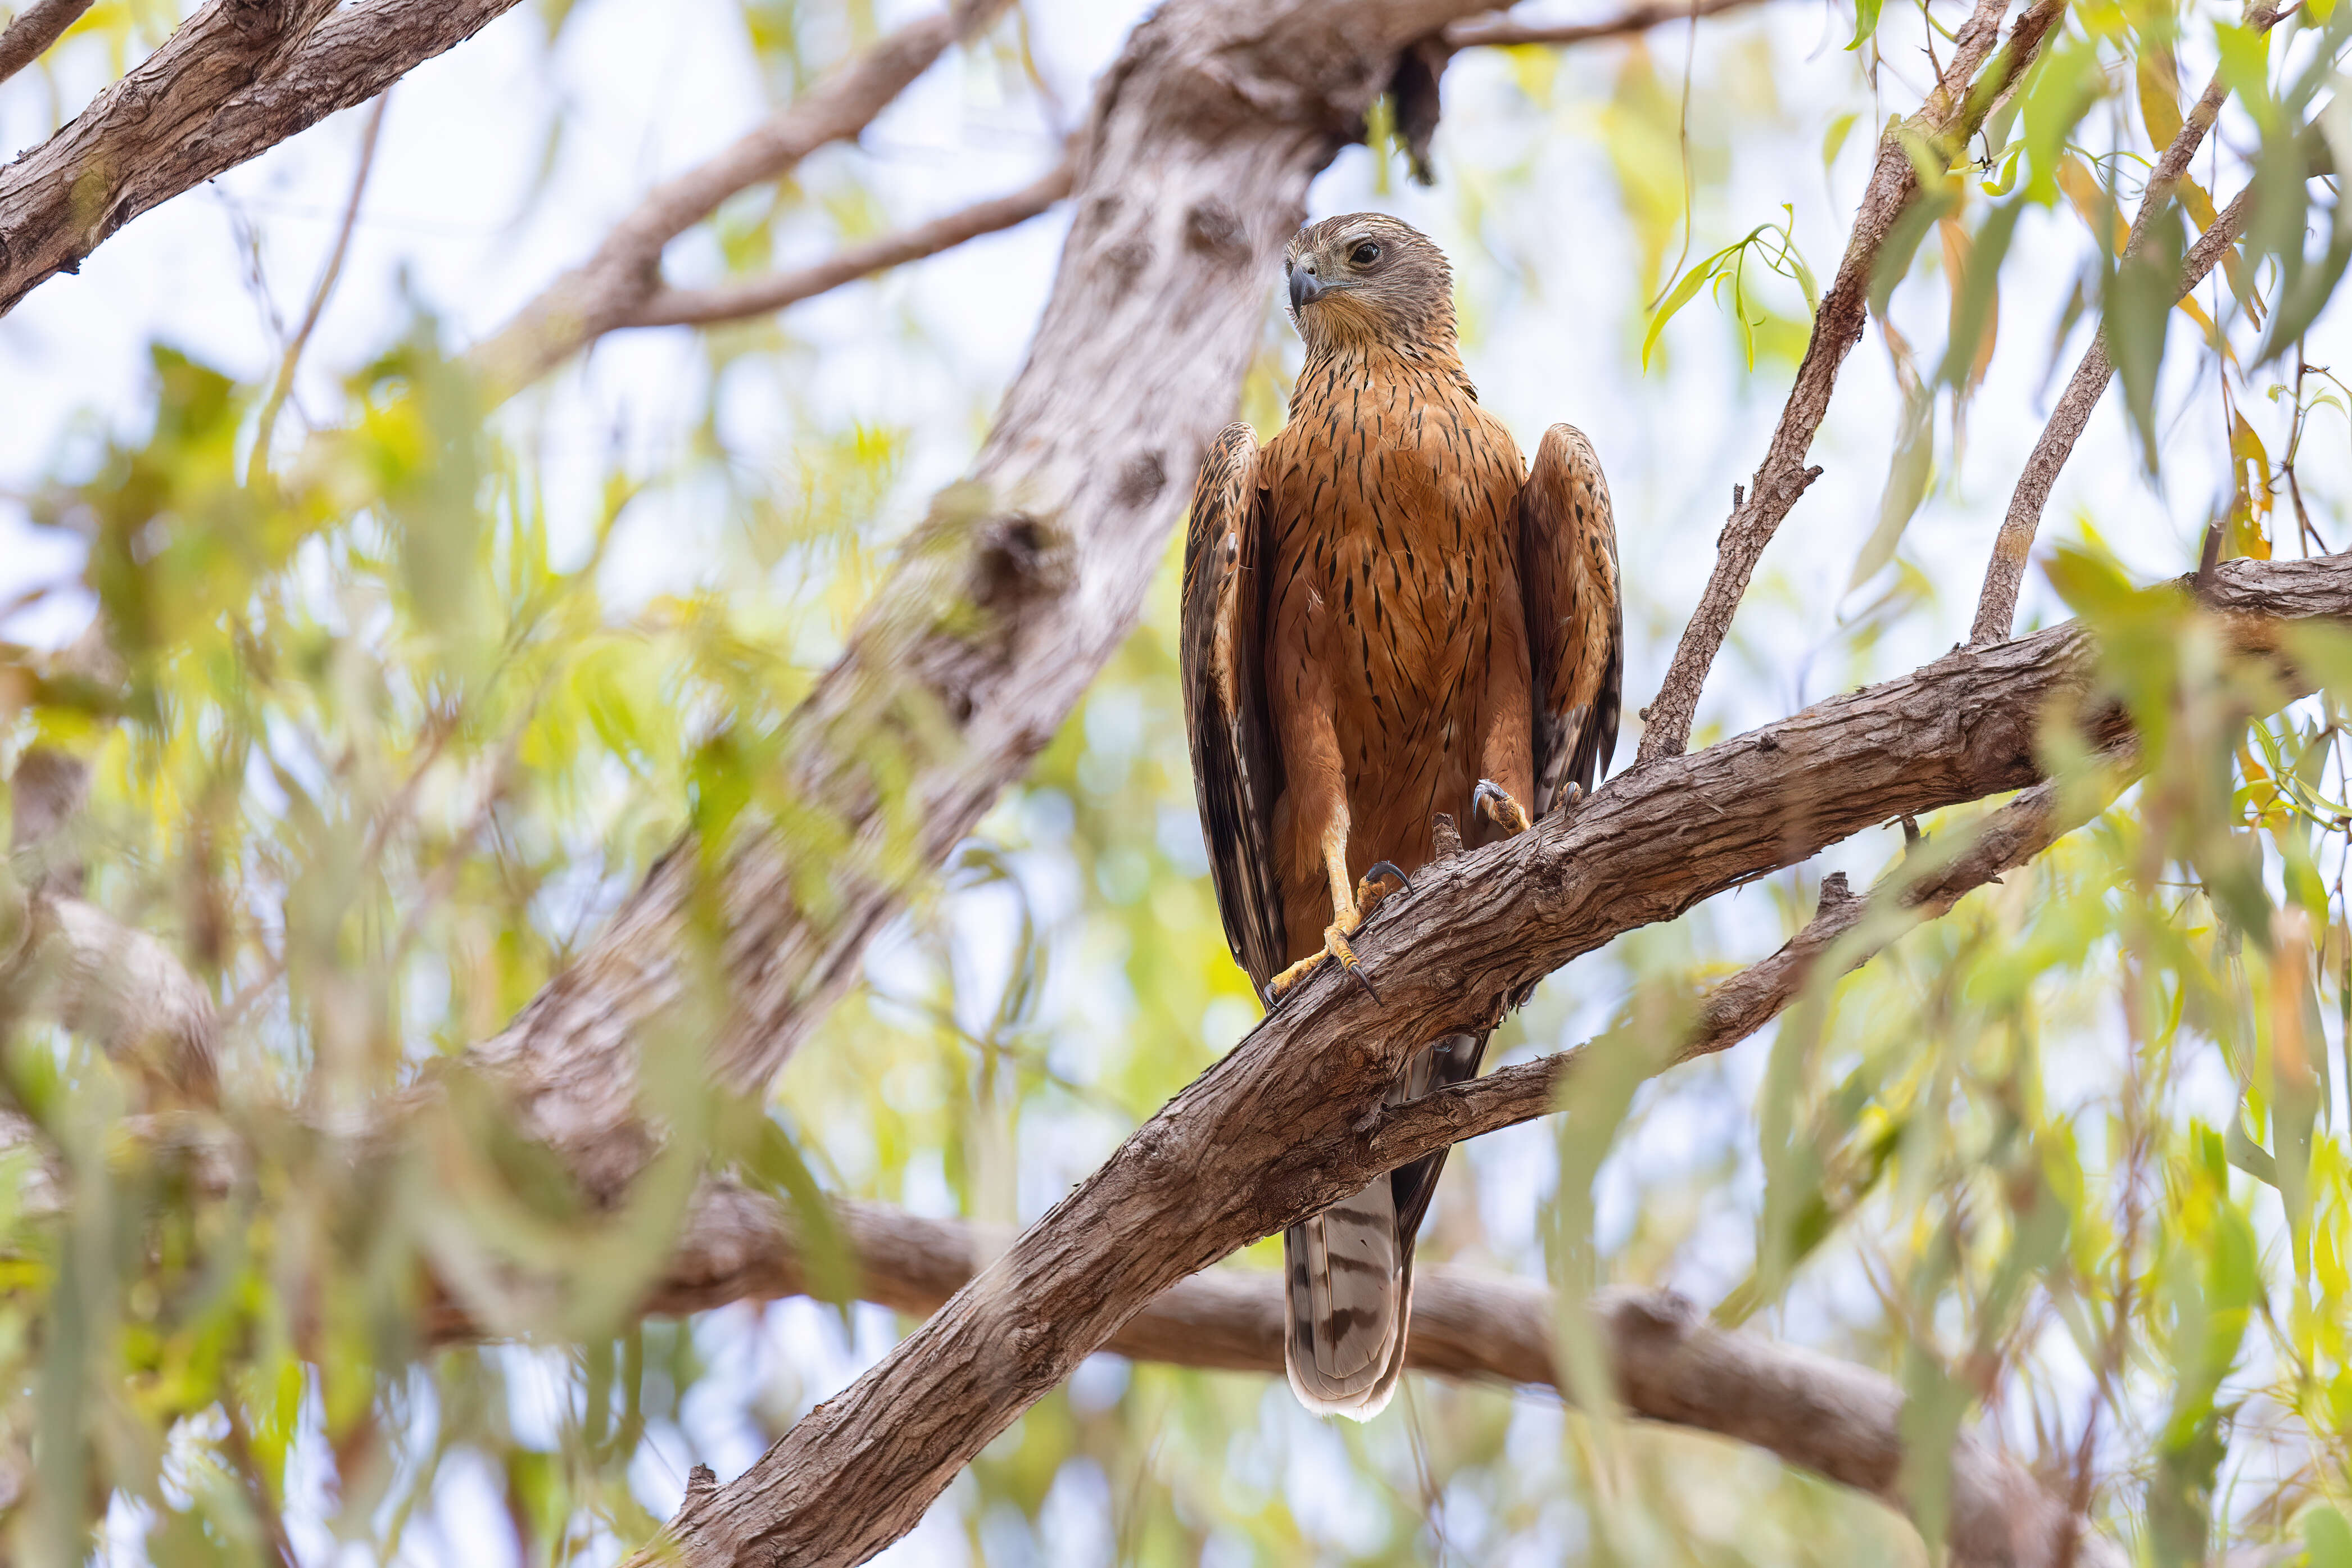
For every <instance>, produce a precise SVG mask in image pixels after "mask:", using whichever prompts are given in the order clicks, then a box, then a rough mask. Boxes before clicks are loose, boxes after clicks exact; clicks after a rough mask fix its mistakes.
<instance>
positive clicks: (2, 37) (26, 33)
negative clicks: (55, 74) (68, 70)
mask: <svg viewBox="0 0 2352 1568" xmlns="http://www.w3.org/2000/svg"><path fill="white" fill-rule="evenodd" d="M87 10H89V0H33V3H32V4H31V5H27V6H25V7H24V8H23V9H22V10H20V11H18V12H17V13H16V15H15V16H11V17H10V18H9V19H8V30H7V31H6V32H5V33H0V81H6V80H7V79H9V78H10V77H12V76H15V75H16V73H17V72H18V71H20V70H23V69H24V68H26V66H28V65H31V64H32V63H33V62H34V61H35V60H37V59H39V58H41V57H42V56H43V55H45V54H47V53H48V49H49V46H50V45H51V44H54V43H56V42H57V41H58V39H59V38H61V37H65V32H66V29H67V28H68V27H70V26H73V25H74V23H75V22H77V21H79V19H80V17H81V14H82V13H83V12H84V11H87Z"/></svg>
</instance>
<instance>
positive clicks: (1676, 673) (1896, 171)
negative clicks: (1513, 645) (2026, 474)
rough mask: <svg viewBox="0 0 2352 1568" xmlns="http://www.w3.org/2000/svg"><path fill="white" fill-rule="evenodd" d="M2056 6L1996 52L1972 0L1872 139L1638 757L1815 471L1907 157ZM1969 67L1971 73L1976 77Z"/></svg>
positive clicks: (1698, 673) (1905, 183) (1697, 676)
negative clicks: (1906, 111) (1864, 181)
mask: <svg viewBox="0 0 2352 1568" xmlns="http://www.w3.org/2000/svg"><path fill="white" fill-rule="evenodd" d="M2065 4H2066V0H2036V3H2035V4H2034V5H2032V8H2031V9H2029V10H2027V11H2026V12H2025V13H2024V14H2023V15H2022V16H2020V17H2019V18H2018V20H2017V24H2016V26H2014V27H2013V28H2011V32H2010V36H2009V40H2008V42H2007V44H2006V45H2005V46H2003V47H2001V48H2000V52H1999V53H1998V54H1996V53H1995V52H1994V46H1995V44H1996V42H1997V41H1998V40H1999V36H2000V17H2001V15H2002V13H2003V12H2004V11H2005V10H2006V9H2007V8H2008V0H1978V5H1977V7H1976V11H1975V14H1974V15H1973V16H1970V17H1969V21H1968V23H1967V25H1966V26H1963V27H1962V28H1961V29H1960V32H1959V36H1958V47H1956V48H1955V49H1954V50H1953V52H1952V58H1951V61H1950V63H1949V64H1948V66H1947V67H1946V68H1945V71H1944V75H1943V77H1942V78H1941V79H1939V80H1938V81H1937V85H1936V87H1935V89H1934V90H1933V91H1931V92H1929V93H1928V95H1927V102H1926V103H1925V104H1924V105H1923V106H1922V107H1921V108H1920V110H1919V111H1918V112H1917V113H1916V114H1914V115H1913V116H1912V117H1911V118H1910V119H1909V120H1908V121H1906V122H1905V123H1904V124H1903V125H1901V126H1899V127H1897V128H1896V129H1895V130H1894V131H1892V132H1889V133H1888V134H1887V135H1886V136H1885V138H1884V139H1883V140H1882V141H1881V142H1879V146H1878V162H1877V164H1876V166H1875V167H1874V169H1873V170H1872V173H1871V176H1870V184H1869V186H1868V187H1867V188H1866V189H1865V190H1864V192H1863V196H1862V204H1861V208H1860V210H1859V211H1858V212H1857V213H1856V214H1855V216H1854V224H1853V235H1852V236H1851V237H1850V238H1849V239H1848V240H1847V242H1846V249H1845V256H1844V258H1843V259H1842V260H1841V261H1840V262H1839V264H1838V271H1837V277H1836V279H1835V280H1834V281H1833V282H1832V284H1831V285H1830V289H1829V291H1828V292H1827V293H1826V294H1824V295H1822V302H1821V308H1820V309H1819V310H1817V311H1816V312H1815V314H1814V317H1813V330H1812V336H1811V341H1810V342H1807V344H1806V345H1805V357H1804V360H1803V362H1802V363H1800V364H1799V365H1798V367H1797V379H1796V384H1795V385H1794V386H1792V387H1790V391H1789V400H1788V403H1787V404H1786V405H1784V406H1783V407H1782V409H1781V411H1780V425H1779V426H1777V427H1776V428H1775V429H1774V431H1773V433H1772V444H1771V446H1770V447H1769V448H1768V449H1767V450H1766V452H1765V456H1764V461H1763V462H1762V464H1761V465H1759V467H1758V468H1757V470H1756V477H1755V479H1754V480H1753V481H1752V482H1751V483H1750V484H1749V485H1748V489H1747V491H1746V498H1745V500H1744V501H1743V503H1742V504H1741V505H1740V506H1739V507H1738V508H1736V509H1735V510H1733V512H1732V515H1731V520H1730V521H1729V522H1727V524H1726V525H1725V527H1724V530H1723V535H1722V539H1721V541H1720V542H1719V543H1718V545H1717V552H1716V563H1715V571H1714V574H1712V575H1711V576H1710V577H1709V578H1708V579H1707V584H1706V592H1705V593H1704V594H1703V595H1700V598H1699V603H1698V608H1697V609H1696V611H1694V612H1693V613H1692V616H1691V619H1690V623H1689V625H1688V626H1685V627H1684V628H1683V636H1682V640H1681V642H1680V643H1679V644H1678V645H1677V646H1676V647H1675V658H1674V662H1673V664H1672V665H1671V666H1669V667H1668V668H1667V670H1666V678H1665V680H1664V683H1663V684H1661V686H1660V687H1659V689H1658V695H1657V696H1656V698H1655V699H1654V700H1652V702H1651V703H1650V705H1649V706H1648V707H1647V708H1645V709H1643V714H1642V716H1643V720H1644V721H1645V728H1644V729H1643V733H1642V749H1641V753H1640V760H1641V762H1642V763H1653V762H1655V761H1657V760H1658V759H1659V758H1661V757H1671V756H1679V755H1681V754H1682V752H1683V750H1684V748H1685V746H1687V745H1688V744H1689V743H1690V731H1691V723H1692V721H1693V719H1694V717H1695V716H1696V713H1697V711H1698V696H1699V689H1700V688H1701V687H1702V686H1704V685H1705V684H1706V672H1707V669H1708V667H1709V666H1711V665H1712V664H1713V663H1714V662H1715V656H1716V652H1717V649H1719V648H1720V647H1722V646H1723V639H1724V638H1725V637H1727V635H1729V633H1730V630H1731V618H1732V616H1733V614H1734V613H1735V612H1736V611H1737V610H1738V607H1739V601H1740V599H1741V597H1742V596H1743V595H1745V594H1746V593H1747V592H1748V579H1749V578H1750V577H1752V576H1753V575H1754V574H1755V571H1756V563H1757V562H1758V561H1759V560H1760V559H1761V558H1762V556H1763V553H1764V547H1765V545H1767V544H1768V543H1769V542H1771V538H1772V535H1773V532H1774V531H1776V530H1777V529H1779V527H1780V521H1781V520H1782V519H1783V518H1785V517H1787V516H1788V515H1789V510H1790V508H1792V507H1794V506H1795V505H1796V504H1797V498H1798V497H1800V496H1801V495H1803V494H1804V492H1805V489H1806V488H1807V487H1808V486H1810V485H1811V483H1812V482H1813V480H1814V479H1816V478H1817V477H1819V475H1820V473H1821V469H1820V468H1817V467H1815V468H1808V467H1807V466H1806V464H1805V455H1806V453H1807V452H1808V451H1809V450H1810V449H1811V447H1812V443H1813V436H1814V433H1815V432H1816V431H1818V430H1819V429H1820V428H1821V425H1822V416H1824V415H1826V414H1827V413H1828V411H1829V403H1830V394H1831V392H1832V390H1833V389H1834V388H1835V386H1836V384H1837V375H1838V369H1839V367H1840V366H1841V365H1842V364H1843V363H1844V361H1845V356H1846V354H1847V353H1848V352H1849V351H1850V350H1852V348H1853V345H1854V343H1855V342H1858V341H1859V340H1860V339H1861V337H1862V329H1863V321H1864V313H1865V311H1866V310H1867V307H1868V303H1869V292H1870V280H1871V277H1872V274H1873V273H1874V271H1875V270H1876V268H1877V266H1878V258H1879V252H1880V250H1881V249H1882V248H1883V247H1885V243H1886V240H1887V237H1888V236H1889V235H1890V234H1891V233H1892V232H1893V230H1894V228H1895V224H1896V222H1897V220H1899V219H1900V218H1901V217H1902V216H1903V213H1904V210H1905V209H1906V207H1907V206H1909V205H1910V204H1911V201H1912V199H1913V198H1914V197H1915V196H1916V195H1917V194H1918V190H1919V174H1918V167H1917V164H1916V163H1915V162H1914V158H1915V156H1924V155H1932V156H1934V157H1935V158H1937V159H1939V160H1941V161H1942V162H1943V163H1946V164H1947V165H1948V163H1950V162H1951V161H1952V160H1953V159H1954V158H1956V157H1957V156H1958V155H1959V154H1960V153H1961V152H1962V151H1963V150H1964V149H1965V148H1966V147H1967V145H1968V142H1969V138H1970V137H1971V136H1974V135H1975V134H1976V131H1977V127H1978V126H1979V125H1980V124H1982V123H1983V122H1984V117H1985V115H1986V114H1987V113H1988V112H1990V110H1991V108H1992V106H1993V104H1994V102H1995V101H1996V100H1998V99H1999V98H2000V95H2001V94H2002V93H2003V92H2004V91H2006V90H2007V89H2009V87H2010V86H2011V84H2012V83H2014V82H2016V81H2017V80H2018V79H2021V77H2022V76H2023V74H2024V72H2025V69H2026V68H2027V67H2029V66H2030V65H2032V62H2033V59H2034V58H2035V57H2036V56H2037V55H2039V54H2040V52H2041V49H2042V43H2043V42H2044V40H2045V39H2047V38H2048V37H2049V36H2050V34H2051V32H2052V31H2053V29H2055V28H2056V26H2057V25H2058V21H2059V18H2060V17H2061V16H2063V13H2064V10H2065ZM1980 67H1981V68H1983V73H1984V74H1983V75H1982V76H1981V77H1979V75H1978V71H1979V68H1980Z"/></svg>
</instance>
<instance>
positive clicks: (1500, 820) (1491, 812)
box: [1470, 779, 1533, 833]
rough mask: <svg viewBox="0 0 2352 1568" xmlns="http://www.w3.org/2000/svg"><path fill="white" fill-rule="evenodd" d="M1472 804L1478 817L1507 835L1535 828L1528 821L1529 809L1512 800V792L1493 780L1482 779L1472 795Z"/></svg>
mask: <svg viewBox="0 0 2352 1568" xmlns="http://www.w3.org/2000/svg"><path fill="white" fill-rule="evenodd" d="M1470 804H1471V805H1474V806H1475V807H1476V808H1477V812H1478V815H1479V816H1483V817H1485V818H1486V820H1487V821H1489V822H1491V823H1493V824H1494V825H1495V826H1497V827H1499V828H1501V829H1502V830H1503V831H1504V832H1506V833H1525V832H1526V831H1527V830H1528V827H1529V826H1533V825H1532V824H1531V823H1530V822H1529V821H1528V808H1527V807H1526V806H1524V805H1520V804H1519V803H1518V802H1517V801H1516V800H1513V799H1512V798H1511V792H1510V791H1509V790H1507V789H1505V788H1504V787H1503V786H1502V785H1501V784H1496V782H1495V781H1494V780H1493V779H1480V780H1479V781H1478V787H1477V788H1476V789H1475V791H1473V792H1472V793H1471V795H1470Z"/></svg>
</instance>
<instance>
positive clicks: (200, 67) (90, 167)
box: [0, 0, 514, 313]
mask: <svg viewBox="0 0 2352 1568" xmlns="http://www.w3.org/2000/svg"><path fill="white" fill-rule="evenodd" d="M513 4H514V0H372V3H370V4H365V5H355V6H352V8H350V9H348V10H342V11H336V10H335V9H334V0H212V4H210V5H206V6H205V8H204V9H203V10H201V11H199V12H197V13H196V14H195V15H194V16H192V17H190V18H189V19H188V20H187V21H186V22H185V23H184V24H183V25H182V26H181V27H180V29H179V31H178V32H175V33H173V35H172V36H171V37H170V38H168V39H166V40H165V41H164V44H163V47H161V48H159V49H157V50H156V51H155V52H154V53H153V54H152V55H150V56H149V57H148V58H146V59H144V60H142V61H141V62H140V64H139V65H138V66H137V67H136V68H133V69H132V70H131V73H130V74H129V75H127V76H125V77H124V78H123V79H121V80H120V81H118V82H116V83H114V84H113V85H112V86H110V87H109V88H108V89H106V90H105V91H103V92H101V93H100V94H99V95H98V97H97V98H96V99H95V100H92V101H91V103H90V104H89V107H88V108H87V109H84V110H82V111H81V113H79V114H78V115H76V116H75V117H74V118H73V120H72V121H70V122H69V123H68V124H67V125H66V126H65V127H64V128H63V129H61V130H59V131H58V132H57V134H55V135H53V136H51V137H50V138H49V139H48V140H47V141H46V142H42V143H40V145H38V146H37V147H35V148H33V149H32V150H31V151H29V152H27V153H25V154H24V155H23V156H22V157H20V158H18V159H17V160H16V162H15V163H10V164H9V165H8V166H7V167H6V168H5V169H0V313H5V312H6V311H7V310H12V309H14V308H15V306H16V302H17V301H18V300H22V299H23V298H24V297H25V296H26V294H27V293H28V292H30V291H31V290H32V289H34V288H36V287H37V286H38V285H39V284H40V283H42V282H43V281H45V280H47V279H49V278H52V277H55V276H56V275H57V274H58V273H60V272H77V271H79V270H80V268H81V263H82V260H83V258H86V257H87V256H89V253H90V252H91V251H92V250H94V249H95V248H97V247H98V246H99V244H100V242H101V241H103V240H105V239H106V238H107V237H109V236H110V235H112V234H113V233H114V232H115V231H116V230H117V229H119V228H121V226H123V225H124V224H126V223H128V222H130V221H131V219H132V218H134V217H136V216H139V215H140V214H141V213H142V212H145V211H147V210H148V209H149V208H150V207H152V206H155V205H158V204H159V203H162V202H163V201H166V200H168V199H169V198H171V197H173V196H175V195H179V194H180V193H181V192H182V191H184V190H187V189H189V188H190V187H192V186H194V185H196V184H201V183H202V182H204V181H205V180H208V179H210V178H212V177H213V176H214V175H215V174H219V173H221V172H222V171H223V170H225V169H228V168H232V167H234V166H236V164H238V163H243V162H244V161H245V160H247V158H250V157H253V156H254V155H255V154H257V153H261V152H264V151H266V150H267V149H268V148H270V147H272V146H275V145H276V144H277V143H278V142H282V141H284V140H285V139H286V138H287V137H289V136H291V135H293V134H294V133H295V132H298V131H301V130H304V129H307V128H308V127H310V126H311V125H313V124H316V123H317V122H318V121H320V120H323V119H325V118H326V117H327V116H328V115H330V114H331V113H333V112H335V111H336V110H341V109H348V108H350V107H352V105H354V104H358V103H364V102H365V101H367V100H369V99H370V98H373V97H374V96H375V95H376V94H377V93H378V92H381V91H382V90H383V89H384V88H386V87H387V86H389V85H391V83H392V82H394V80H397V79H399V78H400V77H401V76H403V75H404V74H405V73H406V72H407V71H409V70H410V69H412V68H415V66H416V65H417V64H418V63H419V62H421V61H424V60H426V59H429V58H432V57H433V56H435V55H437V54H439V53H441V52H442V51H443V50H444V49H446V48H448V47H451V46H452V45H454V44H457V43H459V42H461V41H463V40H464V39H466V38H468V37H472V36H473V35H474V34H475V33H476V32H477V31H478V30H479V29H480V28H481V27H482V26H483V25H484V24H485V23H487V22H488V21H489V20H490V18H491V17H493V16H498V15H499V13H500V12H502V11H505V10H507V9H508V8H509V6H511V5H513ZM331 12H332V13H333V14H332V15H329V13H331Z"/></svg>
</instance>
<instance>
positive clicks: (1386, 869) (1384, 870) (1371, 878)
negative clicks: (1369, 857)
mask: <svg viewBox="0 0 2352 1568" xmlns="http://www.w3.org/2000/svg"><path fill="white" fill-rule="evenodd" d="M1384 878H1385V879H1389V880H1391V881H1394V882H1397V883H1398V884H1400V885H1401V886H1402V887H1403V889H1404V890H1405V891H1406V892H1408V893H1410V892H1412V878H1411V877H1408V876H1406V875H1405V874H1404V873H1403V872H1402V871H1400V870H1398V869H1397V863H1396V862H1395V861H1393V860H1375V861H1373V862H1372V868H1371V869H1370V870H1369V871H1367V872H1365V873H1364V880H1365V881H1367V882H1377V881H1380V880H1381V879H1384Z"/></svg>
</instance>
